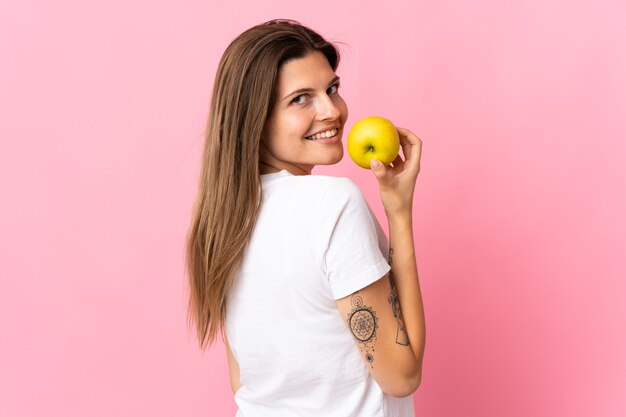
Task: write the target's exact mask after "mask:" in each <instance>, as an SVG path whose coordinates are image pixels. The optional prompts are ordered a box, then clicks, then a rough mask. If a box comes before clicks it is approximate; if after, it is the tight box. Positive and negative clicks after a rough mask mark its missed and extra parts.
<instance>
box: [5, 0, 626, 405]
mask: <svg viewBox="0 0 626 417" xmlns="http://www.w3.org/2000/svg"><path fill="white" fill-rule="evenodd" d="M99 3H100V4H94V2H84V1H77V0H75V1H70V0H61V1H56V2H45V1H36V0H21V1H19V2H10V3H9V2H3V3H2V4H0V62H1V64H0V92H1V93H0V139H1V144H2V147H1V150H0V190H1V191H2V204H0V275H1V284H2V287H1V290H0V329H1V331H2V342H1V343H0V350H1V352H0V353H1V354H0V415H2V416H7V417H9V416H11V417H13V416H33V417H34V416H37V417H39V416H64V417H79V416H80V417H83V416H92V417H99V416H102V417H104V416H112V415H115V416H120V417H121V416H148V415H149V416H183V415H184V416H229V415H230V416H232V415H233V413H234V411H235V406H234V402H233V400H232V395H231V393H230V391H229V385H228V378H227V367H226V359H225V355H224V349H223V346H222V345H221V344H218V345H217V346H215V348H214V349H212V350H211V351H209V352H207V353H204V354H201V353H200V352H199V350H198V348H197V347H196V346H195V341H194V339H193V336H192V335H190V334H189V333H188V332H187V330H186V328H185V300H186V298H185V297H186V288H185V281H184V276H183V271H184V265H183V245H184V236H185V233H186V227H187V222H188V218H189V211H190V208H191V204H192V201H193V197H194V192H195V187H196V183H195V181H196V173H197V170H198V164H199V155H200V150H201V146H202V136H201V132H202V129H203V128H204V123H205V118H206V114H207V111H208V103H209V96H210V91H211V84H212V82H213V77H214V74H215V68H216V65H217V62H218V60H219V58H220V56H221V53H222V52H223V50H224V48H225V47H226V46H227V44H228V43H229V42H230V40H232V39H233V38H234V37H235V36H236V35H237V34H239V33H240V32H241V31H243V30H244V29H246V28H247V27H249V26H251V25H253V24H256V23H260V22H262V21H265V20H268V19H270V18H275V17H290V18H295V19H298V20H300V21H302V22H303V23H305V24H308V25H310V26H311V27H313V28H315V29H317V30H318V31H320V32H321V33H322V34H324V35H326V36H327V37H329V38H332V39H335V40H338V41H342V42H345V43H347V44H348V45H347V46H342V47H341V48H342V51H343V63H342V66H341V67H340V70H339V74H340V75H341V76H342V85H343V87H342V88H343V92H344V97H345V98H346V101H347V102H348V104H349V106H350V114H351V117H350V120H349V121H348V125H351V124H352V123H353V122H354V121H356V120H357V119H358V118H360V117H362V116H365V115H368V114H378V115H382V116H386V117H389V118H391V119H392V120H393V121H395V122H396V124H398V125H399V126H403V127H408V128H410V129H411V130H413V131H414V132H416V133H417V134H418V136H420V137H421V138H422V140H423V142H424V149H423V156H422V172H421V174H420V178H419V180H418V187H417V192H416V199H415V216H414V217H415V232H416V233H415V234H416V247H417V253H418V262H419V269H420V278H421V282H422V288H423V292H424V298H425V300H424V301H425V306H426V314H427V321H428V329H427V337H428V341H427V351H426V358H425V363H424V366H425V368H424V377H423V383H422V386H421V387H420V389H419V390H418V391H417V392H416V394H415V395H414V399H415V404H416V410H417V415H419V416H437V417H458V416H468V417H474V416H475V417H479V416H480V417H501V416H508V417H517V416H520V417H522V416H524V417H526V416H552V417H561V416H562V417H565V416H567V417H578V416H594V417H596V416H615V417H617V416H623V415H626V400H624V398H625V397H624V395H623V394H624V392H625V388H626V360H625V359H624V356H623V355H624V352H625V351H626V309H625V308H624V307H623V301H622V299H623V294H624V293H625V292H626V280H625V278H626V274H625V271H626V256H625V255H626V253H625V252H626V251H625V248H626V233H625V229H626V220H625V218H624V212H625V211H626V197H625V192H624V189H625V188H626V187H625V185H626V184H625V183H626V164H624V160H625V159H626V140H625V139H626V122H625V120H626V117H625V116H626V77H625V76H624V74H626V42H624V40H625V39H626V25H625V24H624V22H626V8H625V7H624V5H623V2H618V1H596V2H593V6H592V5H591V3H592V2H581V1H573V2H572V1H546V0H532V1H525V2H518V1H502V0H492V1H482V2H477V1H476V2H472V1H432V2H411V1H401V2H395V4H393V5H390V3H381V2H374V1H354V0H352V1H344V2H323V3H315V2H313V3H308V4H310V5H309V6H303V5H301V4H300V3H301V2H293V1H269V2H268V1H265V2H258V4H252V5H251V4H248V3H247V2H243V1H229V2H224V3H223V4H221V5H216V4H214V3H213V4H207V3H208V2H205V1H188V2H187V3H186V4H182V3H181V2H179V1H174V0H169V1H160V2H152V1H141V2H140V1H135V2H121V1H114V2H104V1H103V2H99ZM129 3H132V4H129ZM242 4H246V6H245V7H241V5H242ZM234 10H238V11H236V12H235V11H234ZM316 173H317V174H331V175H341V176H349V177H352V178H353V179H354V180H355V181H356V182H357V183H358V184H359V185H360V186H361V187H362V188H363V190H364V192H365V193H366V195H367V197H368V199H369V201H370V203H371V205H372V207H373V208H374V209H375V211H376V212H377V213H378V214H379V218H380V219H381V222H382V223H384V217H383V212H382V211H381V209H382V206H381V204H380V202H379V201H378V195H377V189H376V183H375V180H374V178H373V177H372V176H371V173H370V172H369V171H364V170H361V169H360V168H358V167H357V166H356V165H354V164H353V163H352V162H351V160H350V159H349V158H348V157H347V156H346V158H345V159H344V160H343V161H342V162H341V163H340V164H339V165H338V166H334V167H320V168H319V169H317V170H316Z"/></svg>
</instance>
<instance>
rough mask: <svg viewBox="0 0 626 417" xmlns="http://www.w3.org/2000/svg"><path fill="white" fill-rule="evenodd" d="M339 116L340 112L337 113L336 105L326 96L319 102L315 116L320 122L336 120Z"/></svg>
mask: <svg viewBox="0 0 626 417" xmlns="http://www.w3.org/2000/svg"><path fill="white" fill-rule="evenodd" d="M340 114H341V112H340V111H339V108H338V107H337V104H336V103H335V102H334V101H333V99H332V98H331V97H329V96H327V95H326V96H323V97H322V99H321V100H319V105H318V109H317V116H318V118H319V119H320V120H326V119H336V118H338V117H339V116H340Z"/></svg>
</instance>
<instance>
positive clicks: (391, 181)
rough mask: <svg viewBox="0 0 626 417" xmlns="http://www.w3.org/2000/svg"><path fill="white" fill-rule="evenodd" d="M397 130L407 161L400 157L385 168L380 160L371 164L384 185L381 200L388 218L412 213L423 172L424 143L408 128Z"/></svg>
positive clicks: (377, 177) (380, 183)
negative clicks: (418, 180) (421, 160)
mask: <svg viewBox="0 0 626 417" xmlns="http://www.w3.org/2000/svg"><path fill="white" fill-rule="evenodd" d="M396 129H397V130H398V133H399V135H400V145H401V147H402V153H403V154H404V158H405V159H404V160H402V158H401V157H400V154H398V157H397V158H396V159H395V160H394V161H393V162H392V163H391V164H389V165H388V166H385V165H383V164H382V163H381V162H380V161H379V160H377V159H373V160H372V161H371V162H370V166H371V168H372V171H373V172H374V175H375V176H376V179H377V180H378V184H379V186H380V197H381V199H382V201H383V206H384V207H385V211H386V212H387V216H389V215H390V214H400V213H406V212H408V213H411V210H412V209H413V192H414V190H415V181H416V180H417V174H419V171H420V158H421V156H422V140H421V139H420V138H418V137H417V136H415V134H414V133H413V132H411V131H410V130H408V129H404V128H402V127H396Z"/></svg>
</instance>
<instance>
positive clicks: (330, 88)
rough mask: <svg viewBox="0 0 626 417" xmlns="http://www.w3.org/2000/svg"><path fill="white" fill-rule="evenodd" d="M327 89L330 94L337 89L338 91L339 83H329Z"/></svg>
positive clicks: (334, 92)
mask: <svg viewBox="0 0 626 417" xmlns="http://www.w3.org/2000/svg"><path fill="white" fill-rule="evenodd" d="M333 88H334V90H333ZM328 90H329V92H330V94H336V93H337V91H339V83H337V84H333V85H331V86H330V87H329V88H328Z"/></svg>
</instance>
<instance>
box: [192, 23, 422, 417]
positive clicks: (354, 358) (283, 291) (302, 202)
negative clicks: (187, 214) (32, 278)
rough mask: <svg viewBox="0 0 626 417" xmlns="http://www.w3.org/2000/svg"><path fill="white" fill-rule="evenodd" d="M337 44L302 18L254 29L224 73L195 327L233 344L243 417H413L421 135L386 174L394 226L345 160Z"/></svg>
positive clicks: (196, 228) (208, 339)
mask: <svg viewBox="0 0 626 417" xmlns="http://www.w3.org/2000/svg"><path fill="white" fill-rule="evenodd" d="M338 64H339V54H338V51H337V49H336V48H335V47H334V46H333V45H332V44H331V43H329V42H327V41H326V40H324V39H323V38H322V37H321V36H320V35H319V34H317V33H316V32H314V31H313V30H311V29H309V28H307V27H305V26H303V25H301V24H299V23H298V22H295V21H290V20H273V21H270V22H266V23H264V24H260V25H257V26H255V27H252V28H250V29H248V30H247V31H245V32H244V33H242V34H241V35H240V36H238V37H237V38H236V39H235V40H234V41H233V42H232V43H231V44H230V45H229V46H228V48H227V49H226V51H225V53H224V55H223V57H222V59H221V61H220V63H219V67H218V69H217V76H216V78H215V84H214V90H213V96H212V101H211V110H210V115H209V121H208V129H207V132H206V144H205V148H204V155H203V160H202V171H201V176H200V184H199V189H198V195H197V200H196V204H195V207H194V212H193V216H192V222H191V226H190V229H189V235H188V247H187V265H188V274H189V284H190V298H189V319H190V324H191V323H193V325H194V327H195V330H196V332H197V335H198V339H199V343H200V346H201V348H202V349H204V348H206V347H207V346H210V345H211V343H213V342H214V341H215V339H216V336H217V333H218V331H220V332H221V334H222V338H223V340H224V342H225V344H226V347H227V352H228V364H229V369H230V382H231V386H232V389H233V393H234V394H235V402H236V404H237V406H238V411H237V416H238V417H261V416H263V417H265V416H271V417H280V416H290V417H291V416H312V417H313V416H315V417H320V416H325V417H329V416H337V417H347V416H359V417H368V416H381V417H382V416H386V417H407V416H413V415H414V410H413V402H412V398H411V394H412V393H413V392H414V391H415V390H416V389H417V388H418V386H419V385H420V381H421V375H422V359H423V354H424V346H425V322H424V312H423V306H422V298H421V293H420V287H419V281H418V274H417V266H416V260H415V253H414V246H413V235H412V214H411V213H412V203H413V192H414V188H415V182H416V178H417V175H418V173H419V162H420V156H421V146H422V145H421V140H420V139H419V138H418V137H417V136H415V135H414V134H413V133H412V132H411V131H409V130H407V129H403V128H397V130H398V132H399V134H400V139H401V144H402V154H404V159H403V158H402V157H401V156H398V158H397V159H396V160H395V161H394V162H393V163H392V164H390V165H389V166H384V165H381V164H378V166H376V164H374V166H373V167H372V168H373V169H372V171H373V173H374V175H375V177H376V178H377V180H378V183H379V186H380V195H381V198H382V202H383V206H384V208H385V213H386V216H387V220H388V224H389V235H390V236H389V239H388V238H387V237H386V236H385V234H384V232H383V231H382V229H381V227H380V224H379V223H378V221H377V219H376V217H375V216H374V215H373V213H372V211H371V209H370V208H369V206H368V204H367V202H366V201H365V199H364V197H363V194H362V193H361V191H360V190H359V188H358V187H357V186H356V185H355V184H354V183H353V182H352V181H351V180H350V179H348V178H343V177H330V176H321V175H311V172H312V170H313V168H314V167H315V166H316V165H330V164H336V163H338V162H339V161H340V160H341V159H342V157H343V147H342V142H341V139H342V136H343V134H344V128H345V123H346V119H347V117H348V108H347V105H346V103H345V102H344V100H343V99H342V97H341V95H340V93H339V88H340V79H339V77H338V76H337V74H336V72H335V71H336V70H337V66H338Z"/></svg>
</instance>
